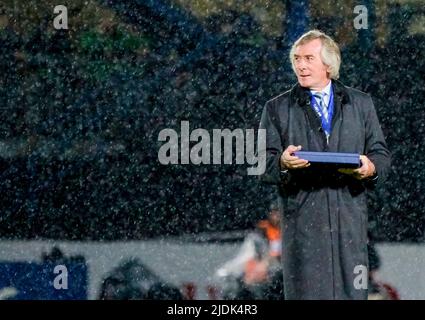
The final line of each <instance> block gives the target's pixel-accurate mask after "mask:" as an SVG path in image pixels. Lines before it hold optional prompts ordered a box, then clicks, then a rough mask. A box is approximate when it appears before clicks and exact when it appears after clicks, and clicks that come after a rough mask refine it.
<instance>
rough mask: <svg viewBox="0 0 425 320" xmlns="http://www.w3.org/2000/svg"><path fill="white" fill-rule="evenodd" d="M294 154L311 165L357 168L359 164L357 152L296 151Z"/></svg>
mask: <svg viewBox="0 0 425 320" xmlns="http://www.w3.org/2000/svg"><path fill="white" fill-rule="evenodd" d="M294 156H296V157H298V158H300V159H304V160H308V161H309V162H310V163H311V164H312V165H313V164H317V165H324V166H330V167H335V168H354V169H355V168H359V167H360V166H361V161H360V155H359V154H358V153H341V152H313V151H296V152H294Z"/></svg>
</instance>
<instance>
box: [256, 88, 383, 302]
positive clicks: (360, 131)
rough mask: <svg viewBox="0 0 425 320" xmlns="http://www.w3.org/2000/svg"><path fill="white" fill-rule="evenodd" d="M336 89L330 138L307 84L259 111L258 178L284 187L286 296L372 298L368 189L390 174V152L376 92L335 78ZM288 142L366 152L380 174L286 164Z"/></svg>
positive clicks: (281, 190) (307, 147)
mask: <svg viewBox="0 0 425 320" xmlns="http://www.w3.org/2000/svg"><path fill="white" fill-rule="evenodd" d="M332 90H333V94H334V115H333V119H332V131H331V135H330V138H329V143H327V141H326V136H325V133H324V131H323V129H322V127H321V121H320V117H319V116H318V115H317V114H316V112H315V111H314V110H313V108H312V107H311V102H310V95H309V91H308V89H306V88H303V87H301V86H300V85H299V84H297V85H295V86H294V87H293V88H292V89H291V90H289V91H287V92H285V93H283V94H281V95H279V96H277V97H275V98H273V99H271V100H270V101H268V102H267V103H266V105H265V107H264V110H263V113H262V118H261V123H260V129H266V130H267V133H266V155H267V158H266V159H267V160H266V171H265V173H264V174H263V175H262V176H261V177H260V179H261V180H263V181H264V182H268V183H274V184H277V185H278V187H279V194H280V199H279V200H280V206H281V210H282V213H283V229H282V231H283V237H282V241H283V246H282V248H283V255H282V262H283V270H284V271H283V273H284V274H283V277H284V288H285V299H366V298H367V289H365V283H364V281H363V280H364V277H365V276H366V278H367V275H365V274H363V273H364V271H365V268H366V267H367V266H368V255H367V222H368V217H367V203H366V193H367V191H368V190H370V189H373V188H375V187H376V185H377V184H379V183H382V182H383V181H384V180H385V177H386V176H387V173H388V171H389V168H390V152H389V151H388V148H387V145H386V142H385V139H384V135H383V133H382V130H381V127H380V124H379V121H378V117H377V114H376V111H375V107H374V105H373V102H372V99H371V97H370V96H369V95H368V94H366V93H363V92H361V91H358V90H355V89H353V88H350V87H347V86H344V85H343V84H342V83H340V82H339V81H335V80H332ZM289 145H295V146H298V145H301V146H302V150H304V151H325V152H348V153H358V154H364V155H366V156H367V157H368V158H369V159H370V160H371V161H372V162H373V163H374V165H375V167H376V172H377V174H376V175H375V176H374V177H373V179H366V180H357V179H355V178H354V177H352V176H349V175H346V174H342V173H339V172H338V171H337V170H335V169H329V168H328V169H327V168H319V169H318V168H317V167H316V168H314V166H310V167H308V168H305V169H297V170H289V171H288V170H284V168H281V167H280V161H279V159H280V156H281V154H282V152H283V151H284V150H285V149H286V148H287V147H288V146H289Z"/></svg>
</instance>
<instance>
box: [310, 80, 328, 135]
mask: <svg viewBox="0 0 425 320" xmlns="http://www.w3.org/2000/svg"><path fill="white" fill-rule="evenodd" d="M310 95H311V106H312V107H313V109H314V111H316V112H317V114H318V115H319V116H320V119H321V120H322V128H323V130H324V131H325V133H326V138H327V139H329V136H330V135H331V131H332V126H331V124H332V116H333V113H334V94H333V90H332V85H331V90H330V95H329V105H328V119H327V120H326V118H325V116H324V114H323V112H322V110H321V109H320V107H319V106H318V105H317V102H316V99H315V98H314V96H313V94H312V93H311V92H310ZM323 103H325V101H323Z"/></svg>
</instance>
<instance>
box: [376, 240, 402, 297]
mask: <svg viewBox="0 0 425 320" xmlns="http://www.w3.org/2000/svg"><path fill="white" fill-rule="evenodd" d="M368 255H369V292H368V300H400V296H399V294H398V292H397V290H396V288H394V287H393V286H392V285H390V284H389V283H386V282H383V281H380V280H379V279H378V276H377V272H378V270H379V268H380V267H381V259H380V257H379V255H378V252H377V251H376V248H375V245H374V244H373V243H371V242H370V241H369V243H368Z"/></svg>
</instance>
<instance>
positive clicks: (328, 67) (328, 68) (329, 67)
mask: <svg viewBox="0 0 425 320" xmlns="http://www.w3.org/2000/svg"><path fill="white" fill-rule="evenodd" d="M331 71H332V70H331V66H326V72H327V73H329V74H331Z"/></svg>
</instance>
